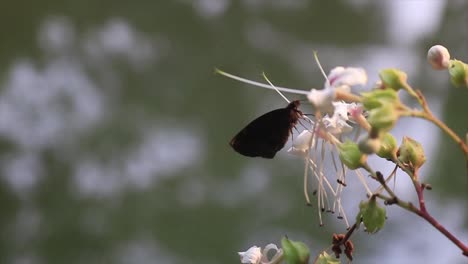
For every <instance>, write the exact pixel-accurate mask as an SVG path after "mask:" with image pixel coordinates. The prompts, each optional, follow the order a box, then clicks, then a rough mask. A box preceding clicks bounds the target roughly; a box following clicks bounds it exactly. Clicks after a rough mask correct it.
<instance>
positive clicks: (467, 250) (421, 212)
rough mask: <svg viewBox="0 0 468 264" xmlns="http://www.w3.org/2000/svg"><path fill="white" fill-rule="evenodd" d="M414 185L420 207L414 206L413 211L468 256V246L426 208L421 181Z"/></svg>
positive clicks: (415, 182)
mask: <svg viewBox="0 0 468 264" xmlns="http://www.w3.org/2000/svg"><path fill="white" fill-rule="evenodd" d="M414 187H415V189H416V193H417V195H418V201H419V209H418V208H416V207H414V206H412V207H413V208H412V209H413V210H411V211H412V212H413V213H415V214H417V215H419V216H420V217H422V218H423V219H425V220H426V221H427V222H429V223H430V224H431V225H432V226H433V227H435V228H436V229H437V230H439V232H441V233H442V234H443V235H444V236H446V237H447V238H448V239H449V240H450V241H452V242H453V243H454V244H455V245H456V246H457V247H459V248H460V249H461V250H462V253H463V255H465V256H467V257H468V246H467V245H465V244H464V243H463V242H461V241H460V240H459V239H458V238H456V237H455V236H454V235H453V234H452V233H450V231H448V230H447V229H446V228H445V227H444V226H443V225H442V224H440V223H439V222H438V221H437V220H436V219H435V218H434V217H432V216H431V215H430V214H429V212H428V211H427V209H426V204H425V201H424V189H423V188H422V187H421V184H419V182H417V181H414Z"/></svg>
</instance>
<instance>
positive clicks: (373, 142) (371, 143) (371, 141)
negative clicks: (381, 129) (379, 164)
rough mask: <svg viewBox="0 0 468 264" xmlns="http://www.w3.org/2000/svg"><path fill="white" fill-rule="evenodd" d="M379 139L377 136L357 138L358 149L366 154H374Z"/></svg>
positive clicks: (377, 148)
mask: <svg viewBox="0 0 468 264" xmlns="http://www.w3.org/2000/svg"><path fill="white" fill-rule="evenodd" d="M380 144H381V141H380V139H379V138H369V137H368V136H365V137H364V138H362V139H361V140H359V143H358V147H359V150H360V151H361V152H362V153H364V154H367V155H370V154H374V153H376V152H377V151H378V150H379V149H380Z"/></svg>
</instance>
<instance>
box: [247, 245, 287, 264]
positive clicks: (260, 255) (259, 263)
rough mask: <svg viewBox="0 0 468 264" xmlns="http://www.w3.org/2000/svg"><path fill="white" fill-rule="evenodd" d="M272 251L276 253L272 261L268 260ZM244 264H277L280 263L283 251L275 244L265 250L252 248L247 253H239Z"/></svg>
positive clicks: (267, 246)
mask: <svg viewBox="0 0 468 264" xmlns="http://www.w3.org/2000/svg"><path fill="white" fill-rule="evenodd" d="M271 250H274V251H276V253H275V254H274V255H273V257H272V258H271V260H269V259H268V252H270V251H271ZM238 254H239V256H240V259H241V263H242V264H275V263H278V261H279V260H280V258H281V257H282V255H283V250H282V249H280V248H278V247H277V246H276V245H275V244H268V245H266V247H265V249H263V252H262V249H261V248H260V247H257V246H252V247H250V248H249V249H248V250H247V251H245V252H238Z"/></svg>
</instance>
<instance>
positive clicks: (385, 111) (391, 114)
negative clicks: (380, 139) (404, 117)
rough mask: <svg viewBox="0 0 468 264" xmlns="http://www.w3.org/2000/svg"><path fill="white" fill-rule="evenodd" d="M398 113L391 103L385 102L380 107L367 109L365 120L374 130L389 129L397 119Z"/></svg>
mask: <svg viewBox="0 0 468 264" xmlns="http://www.w3.org/2000/svg"><path fill="white" fill-rule="evenodd" d="M399 117H400V116H399V114H398V112H397V111H396V109H395V107H394V106H393V105H391V104H385V105H383V106H382V107H379V108H374V109H372V110H370V111H369V117H368V118H367V121H368V122H369V124H370V125H371V127H372V128H373V129H375V130H376V131H384V132H385V131H389V130H390V129H392V128H393V127H394V126H395V124H396V122H397V121H398V118H399Z"/></svg>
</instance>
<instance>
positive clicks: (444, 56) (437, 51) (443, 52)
mask: <svg viewBox="0 0 468 264" xmlns="http://www.w3.org/2000/svg"><path fill="white" fill-rule="evenodd" d="M427 61H428V62H429V63H430V64H431V66H432V68H433V69H434V70H445V69H448V67H449V66H450V53H449V51H448V50H447V48H446V47H444V46H442V45H435V46H432V47H431V48H430V49H429V51H428V52H427Z"/></svg>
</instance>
